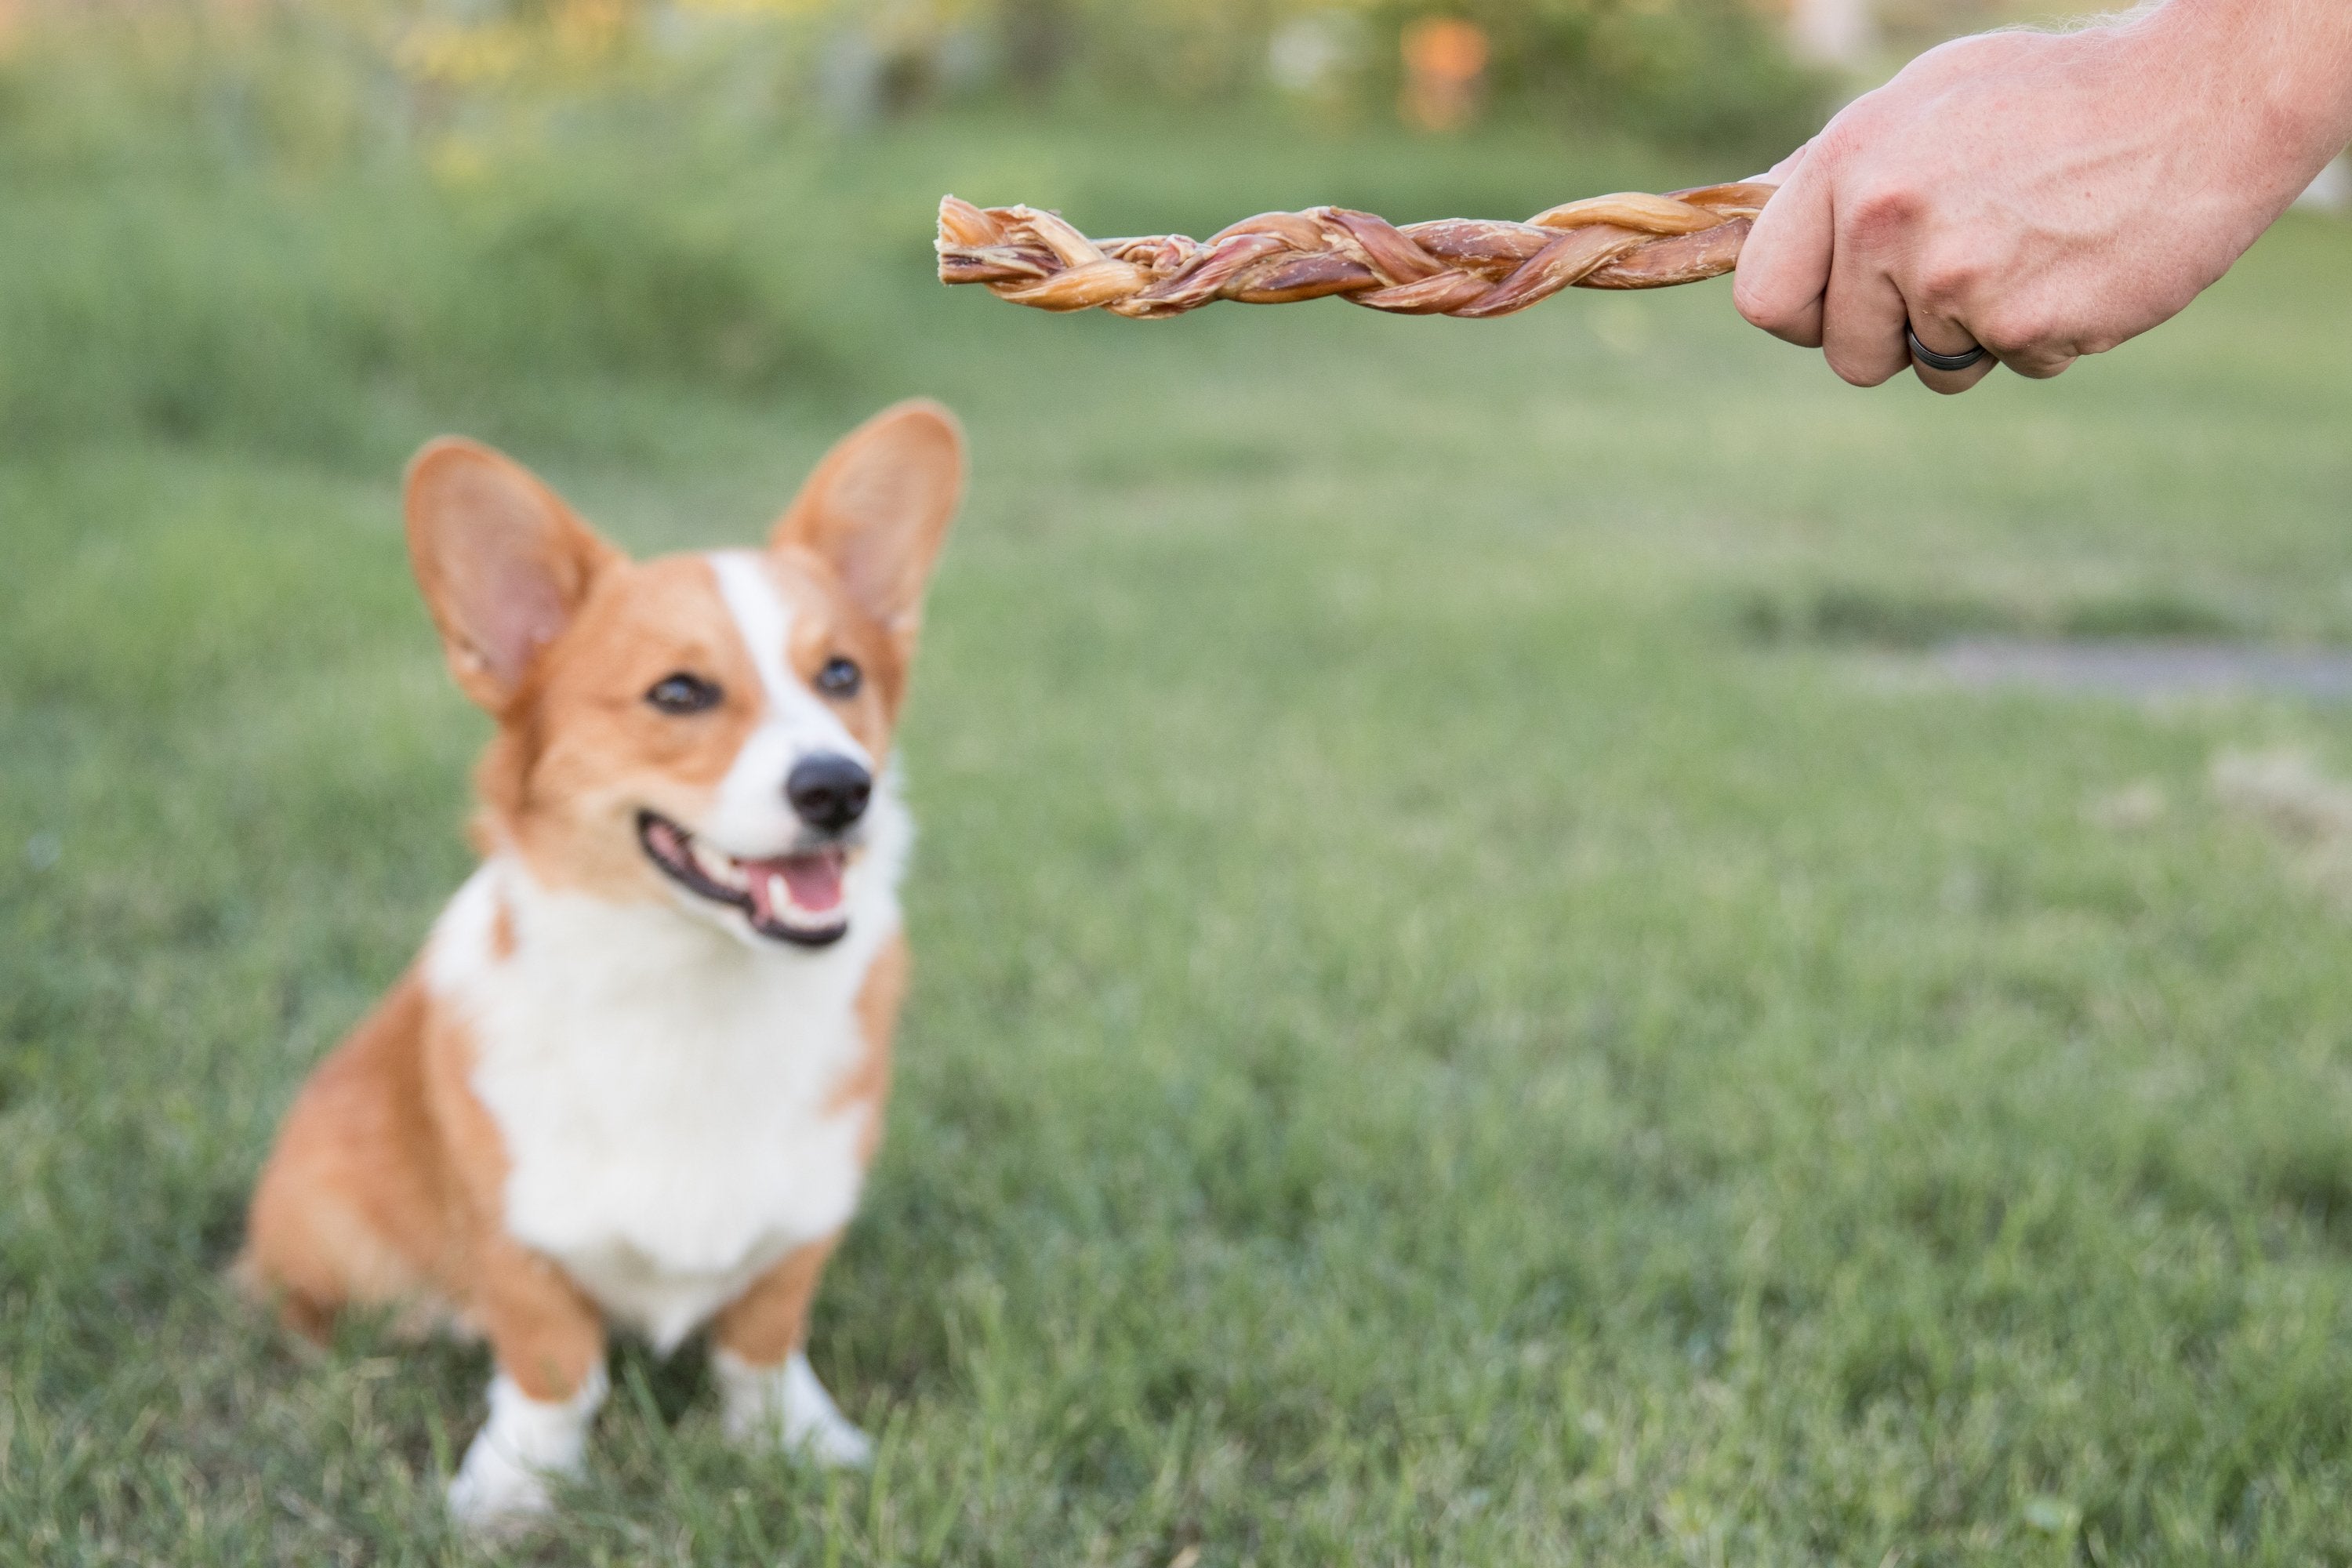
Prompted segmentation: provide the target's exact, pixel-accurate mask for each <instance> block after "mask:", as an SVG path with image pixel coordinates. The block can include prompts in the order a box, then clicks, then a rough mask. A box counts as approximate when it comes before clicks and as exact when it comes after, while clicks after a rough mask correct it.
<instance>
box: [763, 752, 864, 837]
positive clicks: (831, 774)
mask: <svg viewBox="0 0 2352 1568" xmlns="http://www.w3.org/2000/svg"><path fill="white" fill-rule="evenodd" d="M873 794H874V775H873V774H872V773H867V772H866V769H865V766H864V765H863V764H862V763H855V762H852V761H851V760H850V759H849V758H847V757H845V756H843V755H841V754H840V753H839V752H818V753H817V754H816V755H814V756H813V757H803V758H802V759H801V760H800V761H799V762H797V763H793V771H792V773H791V775H790V776H789V777H787V778H786V779H785V780H784V798H785V799H786V800H788V801H791V802H792V803H793V810H794V811H796V812H798V813H799V814H800V819H801V820H802V821H803V822H805V823H807V824H808V825H809V826H811V827H814V828H816V829H818V830H819V831H821V832H824V833H838V832H840V831H841V830H842V829H843V828H845V827H846V826H849V825H850V824H851V823H853V822H855V821H856V820H857V819H858V818H859V817H861V816H865V815H866V800H867V799H868V798H869V797H871V796H872V795H873Z"/></svg>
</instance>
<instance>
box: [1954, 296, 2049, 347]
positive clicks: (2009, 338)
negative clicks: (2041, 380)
mask: <svg viewBox="0 0 2352 1568" xmlns="http://www.w3.org/2000/svg"><path fill="white" fill-rule="evenodd" d="M1970 325H1971V327H1972V329H1973V330H1974V331H1975V332H1976V334H1977V342H1980V343H1982V344H1984V346H1985V347H1987V348H1989V349H1990V350H1991V351H1992V352H1993V353H1996V354H1998V355H2000V357H2001V358H2002V359H2004V360H2012V359H2016V360H2038V359H2042V358H2043V357H2045V356H2046V355H2047V353H2048V352H2049V348H2050V344H2051V343H2052V342H2053V339H2054V338H2055V336H2056V326H2055V323H2054V322H2053V321H2051V319H2050V317H2049V316H2048V314H2047V313H2046V312H2044V311H2042V310H2035V309H2032V307H2030V306H2024V305H2019V304H2014V303H2012V304H2004V305H1999V306H1996V307H1994V309H1993V310H1992V311H1991V312H1990V314H1988V315H1985V316H1984V317H1982V318H1981V319H1980V320H1979V321H1973V322H1971V323H1970Z"/></svg>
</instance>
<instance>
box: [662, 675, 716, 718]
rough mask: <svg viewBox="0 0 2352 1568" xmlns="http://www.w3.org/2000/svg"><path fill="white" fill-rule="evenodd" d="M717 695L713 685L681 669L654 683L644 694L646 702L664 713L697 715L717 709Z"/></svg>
mask: <svg viewBox="0 0 2352 1568" xmlns="http://www.w3.org/2000/svg"><path fill="white" fill-rule="evenodd" d="M719 695H720V694H719V688H718V687H717V686H716V685H715V684H713V683H712V682H710V681H708V680H705V679H702V677H700V676H698V675H688V674H687V673H686V671H684V670H682V669H681V670H679V671H677V673H676V674H674V675H665V676H663V677H662V678H661V679H659V680H656V681H655V682H654V683H653V686H652V687H651V688H650V689H648V690H647V691H646V701H648V702H650V703H652V704H653V705H654V706H655V707H656V708H658V709H660V710H662V711H663V712H665V713H699V712H701V711H702V710H705V709H707V708H716V707H718V706H719Z"/></svg>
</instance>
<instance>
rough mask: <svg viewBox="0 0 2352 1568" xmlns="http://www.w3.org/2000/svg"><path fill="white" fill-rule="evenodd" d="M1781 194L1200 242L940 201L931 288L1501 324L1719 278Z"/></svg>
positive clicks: (1364, 222) (1632, 196) (1593, 200)
mask: <svg viewBox="0 0 2352 1568" xmlns="http://www.w3.org/2000/svg"><path fill="white" fill-rule="evenodd" d="M1776 189H1778V187H1777V186H1774V185H1768V184H1759V183H1752V182H1751V183H1749V184H1737V185H1706V186H1702V187H1700V188H1698V189H1696V190H1688V191H1675V192H1672V193H1670V194H1669V195H1663V196H1655V195H1645V194H1643V193H1642V192H1638V191H1633V192H1627V193H1624V194H1622V195H1613V196H1592V197H1590V198H1588V199H1586V200H1584V201H1580V202H1570V203H1568V204H1567V205H1564V206H1557V207H1553V208H1550V209H1549V211H1545V212H1539V213H1538V214H1536V216H1533V217H1531V218H1529V219H1528V221H1527V222H1525V223H1505V222H1500V221H1493V220H1488V219H1485V218H1466V217H1449V218H1438V219H1436V220H1434V221H1433V222H1430V223H1414V224H1407V225H1405V226H1403V227H1402V228H1399V227H1397V226H1395V225H1393V224H1391V223H1390V222H1389V221H1388V220H1387V219H1386V218H1381V217H1375V216H1372V215H1371V214H1370V213H1360V212H1354V211H1350V210H1349V208H1346V207H1309V208H1308V209H1307V211H1305V212H1297V213H1262V214H1260V215H1259V216H1256V217H1254V218H1245V219H1244V220H1243V221H1242V222H1240V223H1237V224H1235V225H1234V226H1232V227H1231V228H1227V229H1222V230H1220V231H1219V232H1217V233H1215V234H1213V235H1211V236H1210V237H1208V239H1206V240H1205V241H1202V240H1196V239H1192V238H1189V237H1186V236H1184V235H1181V234H1157V235H1147V236H1143V237H1139V238H1133V239H1102V240H1094V239H1088V238H1087V237H1086V236H1085V235H1083V234H1080V233H1079V232H1078V231H1077V230H1076V229H1075V228H1072V227H1071V226H1069V225H1068V224H1066V223H1064V222H1063V221H1062V219H1061V218H1060V217H1059V216H1056V215H1055V214H1053V213H1049V212H1040V211H1038V210H1037V209H1036V208H1034V207H1025V206H1024V207H976V206H974V205H971V203H970V202H967V201H962V200H961V199H959V198H957V197H955V196H944V197H942V198H940V237H939V242H938V247H937V248H938V250H939V253H940V282H942V283H981V284H985V285H986V286H987V288H988V289H989V291H990V292H991V293H992V294H994V295H996V296H997V298H999V299H1001V300H1012V301H1013V303H1015V304H1017V305H1034V306H1036V307H1037V308H1038V309H1039V310H1089V309H1092V308H1094V307H1097V306H1099V307H1100V308H1102V309H1103V310H1114V311H1117V312H1118V314H1119V315H1122V316H1142V317H1159V316H1176V315H1181V314H1182V313H1183V312H1185V311H1186V310H1198V309H1199V308H1200V307H1201V306H1202V305H1206V304H1210V303H1213V301H1215V300H1240V301H1241V302H1242V303H1244V304H1246V305H1282V304H1287V303H1289V302H1290V301H1291V300H1319V299H1321V298H1322V297H1323V296H1325V295H1326V294H1340V295H1344V296H1346V297H1347V298H1348V299H1349V300H1353V301H1354V302H1355V303H1357V304H1359V305H1366V306H1370V308H1371V309H1373V310H1394V311H1396V312H1398V313H1400V314H1402V315H1409V316H1468V317H1473V318H1484V317H1487V316H1507V315H1509V314H1510V313H1511V312H1512V311H1514V310H1526V309H1527V308H1528V306H1529V305H1532V304H1534V303H1535V302H1536V301H1537V300H1541V299H1545V298H1547V297H1549V296H1550V295H1553V294H1556V293H1558V292H1559V290H1561V289H1566V288H1569V287H1570V286H1574V287H1576V288H1580V289H1664V288H1666V287H1668V286H1670V285H1672V284H1675V283H1696V282H1697V281H1699V280H1700V279H1704V278H1715V277H1719V276H1721V275H1722V274H1724V273H1726V272H1728V271H1730V270H1731V268H1733V266H1734V265H1735V264H1737V263H1738V260H1739V247H1740V244H1741V242H1742V241H1744V240H1745V239H1746V238H1747V237H1748V228H1749V226H1751V225H1752V224H1753V222H1754V221H1755V217H1756V215H1757V214H1758V213H1759V212H1762V211H1763V210H1764V204H1765V203H1766V202H1767V201H1769V200H1770V199H1771V195H1772V193H1773V191H1774V190H1776Z"/></svg>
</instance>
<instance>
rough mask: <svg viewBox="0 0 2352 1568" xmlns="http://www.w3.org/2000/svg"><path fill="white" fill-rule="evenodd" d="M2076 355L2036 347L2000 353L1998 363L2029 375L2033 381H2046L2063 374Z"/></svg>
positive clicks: (2021, 373)
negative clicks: (2020, 351) (2010, 352)
mask: <svg viewBox="0 0 2352 1568" xmlns="http://www.w3.org/2000/svg"><path fill="white" fill-rule="evenodd" d="M2076 357H2077V356H2076V355H2074V354H2070V353H2061V352H2059V351H2058V350H2055V349H2036V350H2034V351H2032V352H2031V353H2016V354H2002V355H2001V356H2000V363H2003V364H2005V365H2007V366H2009V368H2010V369H2011V370H2013V371H2015V372H2016V373H2017V374H2020V375H2022V376H2030V377H2032V379H2033V380H2035V381H2048V380H2049V379H2050V378H2051V377H2053V376H2058V375H2063V374H2066V370H2067V367H2068V366H2070V365H2072V364H2073V363H2074V361H2075V359H2076Z"/></svg>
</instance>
